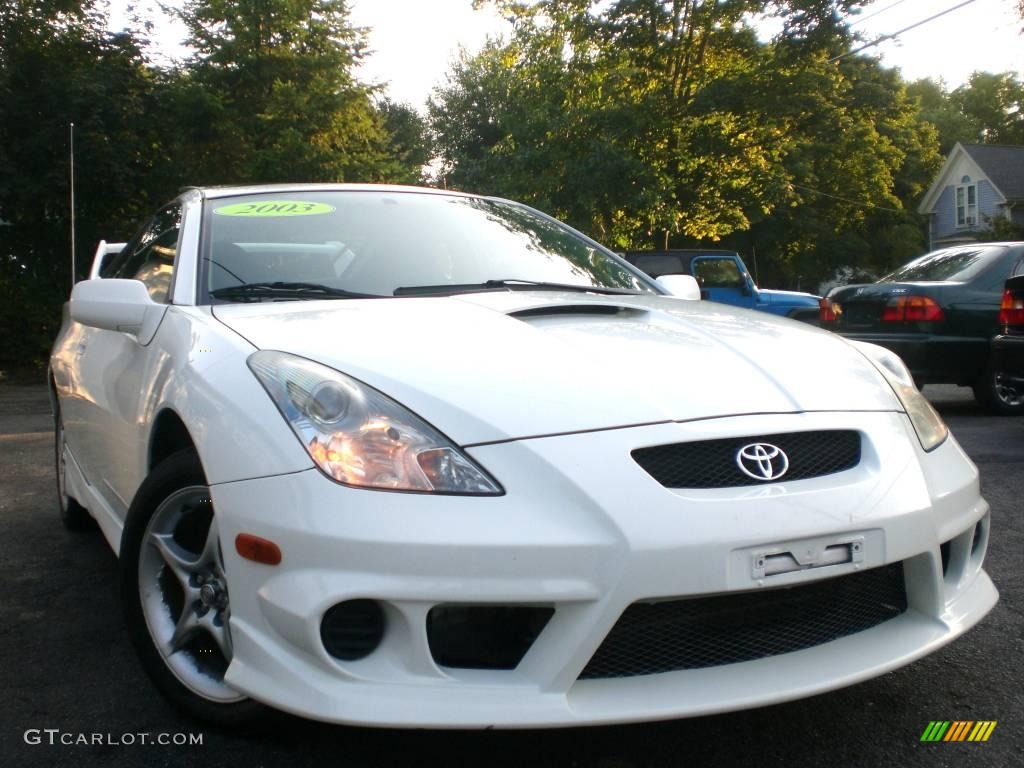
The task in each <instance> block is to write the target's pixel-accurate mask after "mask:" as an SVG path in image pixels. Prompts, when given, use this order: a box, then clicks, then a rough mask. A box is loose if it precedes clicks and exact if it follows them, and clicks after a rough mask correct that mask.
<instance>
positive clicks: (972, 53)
mask: <svg viewBox="0 0 1024 768" xmlns="http://www.w3.org/2000/svg"><path fill="white" fill-rule="evenodd" d="M109 2H110V7H111V28H112V29H115V30H116V29H119V28H122V27H123V26H124V23H125V18H126V15H125V8H126V7H127V6H128V5H129V3H130V2H131V4H134V5H135V6H137V7H139V8H140V9H141V10H142V12H143V13H144V14H150V15H152V17H154V18H158V19H159V20H158V22H157V27H156V29H157V32H156V33H155V35H154V38H155V40H156V41H157V45H156V50H155V53H156V55H157V58H158V59H160V60H163V61H167V60H172V59H174V58H175V57H181V56H182V55H184V53H185V50H184V48H183V47H182V46H181V42H180V41H181V40H182V38H183V37H184V35H185V32H184V29H183V28H182V27H181V26H180V24H175V23H170V22H168V21H166V20H164V19H163V18H162V17H161V16H160V13H159V10H158V2H157V0H134V2H133V1H132V0H109ZM164 2H165V3H167V4H170V5H174V4H175V2H176V0H164ZM961 2H964V0H875V2H872V3H870V4H869V5H867V6H865V8H864V10H863V12H862V13H860V14H859V15H858V16H857V17H856V20H855V21H854V27H853V29H854V30H856V31H858V32H861V33H862V34H863V35H864V36H865V38H866V40H868V41H870V40H875V39H877V38H879V37H881V36H883V35H891V34H893V33H895V32H898V31H899V30H901V29H903V28H905V27H909V26H911V25H912V24H915V23H917V22H920V21H923V20H924V19H927V18H928V17H929V16H932V15H934V14H936V13H939V12H940V11H943V10H945V9H947V8H953V7H954V6H957V5H959V4H960V3H961ZM1014 6H1015V0H974V2H972V3H970V4H969V5H966V6H964V7H963V8H959V9H957V10H954V11H952V12H951V13H949V14H947V15H945V16H943V17H941V18H938V19H935V20H934V21H931V22H928V23H926V24H923V25H922V26H920V27H918V28H916V29H913V30H910V31H907V32H905V33H903V34H902V35H900V36H899V37H898V38H897V39H895V40H891V41H886V42H884V43H882V44H880V45H878V46H876V47H874V48H871V49H868V51H865V53H869V52H870V53H873V54H876V55H880V56H881V58H882V63H883V64H884V65H886V66H889V67H898V68H899V69H900V70H901V72H902V73H903V76H904V77H905V78H907V79H909V80H916V79H919V78H922V77H931V78H935V79H942V80H943V81H944V82H945V83H946V85H947V87H949V88H955V87H956V86H958V85H961V84H963V83H964V82H966V81H967V79H968V77H969V76H970V74H971V72H973V71H975V70H983V71H989V72H1004V71H1014V72H1016V73H1017V74H1018V75H1019V76H1022V77H1024V36H1021V34H1020V29H1021V26H1022V22H1021V20H1020V19H1019V18H1018V17H1017V16H1016V14H1015V12H1014ZM351 18H352V21H353V23H355V24H357V25H359V26H364V27H368V28H369V35H368V42H369V48H370V51H371V52H372V53H371V54H370V56H369V58H368V59H367V60H366V61H365V62H364V63H363V65H362V68H361V77H362V79H363V80H364V81H367V82H374V83H381V84H384V85H385V86H386V92H387V94H388V96H390V97H391V98H392V99H393V100H395V101H399V102H408V103H410V104H412V105H413V106H415V107H418V108H419V107H422V106H423V104H424V103H425V102H426V99H427V97H428V96H429V95H430V93H431V91H432V89H433V88H434V87H436V86H437V85H440V84H443V83H444V77H445V73H446V72H447V71H448V69H449V65H450V63H451V61H452V60H453V59H454V58H455V57H456V56H457V55H458V50H459V46H463V47H465V48H466V49H467V50H469V51H471V52H473V51H476V50H479V48H480V47H481V46H482V45H483V44H484V42H485V40H486V39H487V36H488V35H492V36H493V35H498V34H501V33H502V32H503V31H504V30H505V29H506V26H507V25H506V24H505V22H503V21H502V20H501V19H500V18H498V16H497V14H495V13H494V11H493V9H492V8H490V7H485V8H483V9H481V10H479V11H474V10H473V7H472V0H354V2H353V3H352V16H351ZM763 31H764V32H765V34H770V30H769V29H768V28H765V30H763Z"/></svg>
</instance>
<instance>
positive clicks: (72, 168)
mask: <svg viewBox="0 0 1024 768" xmlns="http://www.w3.org/2000/svg"><path fill="white" fill-rule="evenodd" d="M68 130H69V132H70V145H71V153H70V154H71V157H70V163H69V173H68V175H69V177H70V179H69V180H70V186H71V287H72V289H73V288H74V287H75V124H74V123H69V124H68Z"/></svg>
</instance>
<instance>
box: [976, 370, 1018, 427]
mask: <svg viewBox="0 0 1024 768" xmlns="http://www.w3.org/2000/svg"><path fill="white" fill-rule="evenodd" d="M974 398H975V400H977V401H978V404H979V405H980V406H981V407H982V408H984V409H985V410H987V411H988V412H989V413H992V414H995V415H997V416H1020V415H1024V389H1021V388H1020V387H1016V386H1014V385H1012V384H1010V383H1009V382H1007V381H1005V380H1003V377H1002V376H1001V375H1000V373H999V371H997V370H996V369H994V368H988V369H987V370H986V371H985V373H983V374H982V375H981V376H980V377H979V378H978V381H977V382H975V384H974Z"/></svg>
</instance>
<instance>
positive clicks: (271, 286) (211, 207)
mask: <svg viewBox="0 0 1024 768" xmlns="http://www.w3.org/2000/svg"><path fill="white" fill-rule="evenodd" d="M200 275H201V286H202V296H201V301H202V302H205V303H208V302H210V301H211V300H212V301H219V300H221V301H222V300H227V301H242V300H252V299H253V298H254V297H255V298H256V299H257V300H262V299H265V298H271V299H278V298H324V297H332V296H333V297H336V298H337V297H340V298H345V297H352V296H353V295H354V296H357V297H358V296H394V295H395V292H396V291H398V289H403V290H402V291H399V295H406V294H409V295H424V294H431V293H434V294H444V293H453V292H457V291H460V290H467V289H468V288H469V287H472V286H474V285H479V286H480V287H481V289H485V290H486V289H490V290H501V289H503V286H504V285H505V282H506V281H507V282H508V283H514V282H515V281H523V282H530V283H554V284H562V285H566V286H573V287H575V286H587V287H594V288H604V289H610V290H617V291H629V292H632V291H638V292H645V293H657V290H656V289H655V288H653V287H652V286H651V284H650V283H649V282H648V281H647V279H646V278H644V277H643V276H641V275H640V274H638V273H637V272H635V271H633V270H632V269H631V268H630V267H629V266H627V265H625V264H624V263H622V262H620V261H619V260H617V259H616V258H614V257H613V256H611V255H609V254H608V253H607V252H606V251H604V250H603V249H602V248H600V247H599V246H597V245H596V244H595V243H593V242H591V241H589V240H587V239H586V238H583V237H581V236H580V235H577V234H575V233H574V232H572V231H571V230H569V229H568V228H566V227H564V226H562V225H560V224H558V223H557V222H554V221H552V220H550V219H548V218H546V217H545V216H542V215H541V214H539V213H537V212H535V211H532V210H530V209H529V208H526V207H525V206H521V205H517V204H514V203H506V202H498V201H494V200H485V199H482V198H474V197H460V196H454V195H438V194H422V193H420V194H418V193H415V192H401V191H390V190H388V191H384V190H382V191H355V190H353V191H305V192H268V193H264V194H257V195H244V196H236V197H225V198H217V199H213V200H209V201H208V202H207V212H206V234H205V237H204V245H203V252H202V259H201V269H200ZM488 281H491V283H490V284H489V285H486V286H485V285H484V284H486V283H488ZM243 285H244V286H247V288H245V289H242V288H240V286H243ZM310 286H316V287H318V288H319V293H318V292H316V291H314V290H312V289H310ZM424 286H426V287H427V288H426V289H424V290H420V291H414V290H411V289H415V288H422V287H424ZM325 289H326V290H325ZM211 294H213V298H212V299H211ZM346 295H347V296H346Z"/></svg>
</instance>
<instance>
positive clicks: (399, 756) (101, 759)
mask: <svg viewBox="0 0 1024 768" xmlns="http://www.w3.org/2000/svg"><path fill="white" fill-rule="evenodd" d="M926 394H928V395H929V397H931V398H932V399H933V401H934V402H935V403H936V404H937V405H938V407H939V409H940V410H941V411H942V413H943V414H944V415H945V417H946V418H947V420H948V421H949V423H950V425H951V426H952V428H953V431H954V432H955V434H956V435H957V437H958V438H959V439H960V441H961V442H962V443H963V445H964V447H965V448H966V449H967V451H968V452H969V453H970V454H971V456H972V457H973V458H974V460H975V461H976V462H977V463H978V465H979V466H980V468H981V472H982V480H983V485H984V492H985V495H986V496H987V498H988V500H989V502H990V503H991V505H992V510H993V536H992V543H991V546H990V549H989V557H988V563H987V568H988V570H989V573H990V574H991V575H992V578H993V579H994V580H995V582H996V584H997V586H998V587H999V590H1000V592H1001V594H1002V598H1001V601H1000V603H999V605H998V606H997V607H996V609H995V610H994V611H993V613H992V614H991V615H990V616H989V617H988V618H987V619H986V620H985V621H984V622H983V623H982V624H981V625H980V626H979V627H977V628H976V629H974V630H973V631H971V632H970V633H969V634H968V635H966V636H965V637H964V638H962V639H960V640H959V641H957V642H955V643H953V644H952V645H951V646H948V647H947V648H945V649H943V650H942V651H940V652H938V653H936V654H934V655H932V656H930V657H928V658H926V659H923V660H921V661H919V662H917V663H915V664H913V665H911V666H910V667H907V668H904V669H901V670H898V671H896V672H893V673H891V674H888V675H886V676H884V677H881V678H878V679H875V680H871V681H869V682H866V683H862V684H860V685H857V686H854V687H852V688H848V689H845V690H842V691H838V692H835V693H829V694H825V695H822V696H817V697H815V698H812V699H806V700H803V701H798V702H793V703H790V704H784V705H779V706H775V707H768V708H764V709H759V710H753V711H748V712H738V713H733V714H727V715H716V716H712V717H704V718H697V719H692V720H681V721H674V722H667V723H655V724H650V725H635V726H618V727H602V728H589V729H577V730H560V731H530V732H429V731H393V730H370V729H356V728H344V727H338V726H326V725H321V724H317V723H309V722H304V721H300V720H296V719H294V718H291V717H287V716H284V715H281V716H279V717H274V718H273V719H271V721H270V722H268V723H264V724H263V725H262V726H261V727H260V728H259V729H258V730H254V731H251V732H241V733H238V732H235V733H232V732H225V731H219V730H216V729H212V728H209V727H206V726H203V725H199V724H197V723H194V722H192V721H190V720H188V719H186V718H184V717H182V716H181V715H179V714H178V713H177V712H175V711H174V710H173V709H171V708H170V707H169V706H168V705H167V704H165V703H164V701H163V700H162V699H161V698H160V697H159V696H158V695H157V694H156V693H155V691H154V690H153V688H152V687H151V686H150V684H149V682H148V680H147V679H146V678H145V677H144V675H143V673H142V670H141V669H140V667H139V665H138V663H137V662H136V660H135V657H134V655H133V653H132V651H131V649H130V647H129V643H128V640H127V637H126V634H125V632H124V630H123V627H122V623H121V617H120V614H119V612H118V608H117V600H116V595H115V592H114V576H115V571H116V561H115V558H114V556H113V554H112V553H111V552H110V550H109V549H108V548H107V546H106V544H105V542H104V541H103V540H102V538H101V537H100V535H99V534H98V533H96V532H93V533H87V534H79V535H74V534H70V533H67V532H65V531H64V530H63V529H62V528H61V527H60V523H59V522H58V519H57V511H56V506H55V504H56V502H55V499H54V481H53V474H52V471H53V470H52V455H53V443H52V437H51V434H50V428H51V424H50V418H49V413H48V411H49V404H48V402H47V399H46V392H45V390H44V389H43V388H37V387H11V386H0V585H2V588H3V597H2V599H0V765H2V766H12V767H13V766H21V765H33V766H34V765H38V766H72V765H92V764H97V765H99V764H111V765H114V764H116V765H118V766H124V768H128V767H129V766H158V765H176V766H203V768H207V767H208V766H211V767H212V766H226V765H240V766H246V767H247V768H257V767H258V766H275V765H289V766H317V767H318V768H321V767H322V766H413V765H417V766H419V765H424V766H435V765H436V766H446V767H449V766H474V768H476V767H481V768H482V767H487V766H524V767H527V766H529V767H530V768H532V767H533V766H598V767H600V768H639V767H640V766H665V767H666V768H668V767H669V766H671V768H689V767H690V766H702V767H703V766H736V767H737V768H766V767H771V766H779V767H780V768H782V767H784V768H795V767H797V766H800V767H801V768H802V767H804V766H806V767H807V768H811V767H816V766H837V767H838V766H844V767H846V766H849V767H850V768H860V767H861V766H900V767H901V768H902V767H904V766H918V765H920V766H929V767H937V766H962V765H963V766H967V765H970V766H1008V767H1009V766H1021V765H1024V693H1022V691H1024V615H1022V612H1024V567H1022V560H1024V419H1016V420H1008V419H996V418H990V417H987V416H985V415H983V414H981V413H979V412H978V411H977V409H976V408H975V406H974V404H973V401H972V400H971V399H970V398H969V397H968V396H967V395H966V391H961V390H958V389H956V388H955V387H941V388H940V387H935V388H929V389H927V390H926ZM930 720H996V721H998V723H999V724H998V726H997V727H996V729H995V730H994V732H993V733H992V736H991V738H990V740H989V741H988V742H987V743H984V744H970V743H962V744H953V743H939V744H922V743H921V742H920V741H919V738H920V736H921V733H922V732H923V731H924V728H925V726H926V725H927V724H928V722H929V721H930ZM47 728H49V729H59V730H60V731H61V732H62V733H64V734H71V736H72V737H73V738H77V737H78V734H82V733H84V734H87V738H92V737H91V734H103V739H104V740H105V741H113V742H127V741H128V740H129V738H131V739H132V740H134V741H135V742H136V743H134V744H130V745H129V744H123V743H122V744H118V743H114V744H87V745H82V744H79V745H71V746H60V745H55V746H50V745H49V744H48V743H47V739H48V734H46V733H45V732H42V729H47ZM28 729H38V730H39V731H40V734H39V738H40V740H41V742H42V743H40V744H37V745H29V744H26V743H25V737H24V734H25V731H26V730H28ZM142 733H146V734H148V736H147V740H154V739H157V738H158V737H159V735H160V734H168V735H173V734H177V733H184V734H195V735H201V737H202V741H203V743H202V745H201V746H199V745H193V746H188V745H184V746H173V745H170V746H158V745H142V744H139V743H138V742H139V741H140V740H141V738H140V737H139V736H137V735H135V736H133V734H142ZM57 738H58V739H59V737H57ZM65 738H67V737H65Z"/></svg>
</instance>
